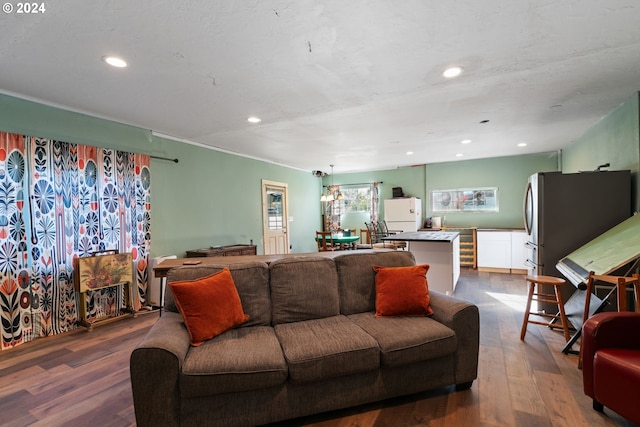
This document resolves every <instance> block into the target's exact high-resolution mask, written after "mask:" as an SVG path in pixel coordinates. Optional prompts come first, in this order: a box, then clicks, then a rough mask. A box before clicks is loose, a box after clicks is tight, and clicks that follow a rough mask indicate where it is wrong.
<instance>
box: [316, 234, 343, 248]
mask: <svg viewBox="0 0 640 427" xmlns="http://www.w3.org/2000/svg"><path fill="white" fill-rule="evenodd" d="M316 242H318V252H326V251H336V250H338V249H340V248H339V247H337V246H336V245H335V244H334V242H333V237H332V236H331V232H330V231H316Z"/></svg>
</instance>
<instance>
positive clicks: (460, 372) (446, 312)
mask: <svg viewBox="0 0 640 427" xmlns="http://www.w3.org/2000/svg"><path fill="white" fill-rule="evenodd" d="M429 295H430V297H431V302H430V305H431V308H432V309H433V316H432V318H433V319H434V320H437V321H438V322H440V323H442V324H444V325H446V326H448V327H449V328H451V329H453V330H454V331H455V333H456V338H457V340H458V349H457V351H456V356H455V364H456V369H455V372H456V384H458V385H461V384H465V383H471V382H472V381H473V380H475V379H476V378H477V377H478V352H479V351H480V313H479V310H478V307H477V306H476V305H474V304H471V303H470V302H468V301H464V300H461V299H458V298H455V297H452V296H448V295H445V294H443V293H440V292H438V291H429Z"/></svg>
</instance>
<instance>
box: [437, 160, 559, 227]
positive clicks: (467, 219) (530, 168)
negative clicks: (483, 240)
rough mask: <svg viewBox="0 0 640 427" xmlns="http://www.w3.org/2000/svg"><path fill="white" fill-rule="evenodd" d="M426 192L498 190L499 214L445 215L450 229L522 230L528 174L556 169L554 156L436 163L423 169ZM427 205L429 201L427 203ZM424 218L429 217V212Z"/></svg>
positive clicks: (470, 213) (464, 213)
mask: <svg viewBox="0 0 640 427" xmlns="http://www.w3.org/2000/svg"><path fill="white" fill-rule="evenodd" d="M426 170H427V177H426V178H427V192H428V194H431V191H433V190H448V189H456V188H474V187H498V206H499V212H461V213H447V214H446V215H442V214H438V216H446V224H447V225H449V226H451V227H456V226H457V227H469V226H475V227H478V228H524V220H523V217H522V206H523V200H524V191H525V188H526V185H527V180H528V178H529V176H530V175H532V174H534V173H536V172H550V171H557V170H558V156H557V153H555V152H553V153H543V154H529V155H522V156H510V157H494V158H490V159H479V160H465V161H459V162H449V163H436V164H430V165H427V167H426ZM428 204H429V206H430V205H431V202H430V201H429V203H428ZM426 216H427V217H429V216H432V213H431V212H430V209H428V210H427V213H426Z"/></svg>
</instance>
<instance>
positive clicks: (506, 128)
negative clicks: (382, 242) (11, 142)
mask: <svg viewBox="0 0 640 427" xmlns="http://www.w3.org/2000/svg"><path fill="white" fill-rule="evenodd" d="M12 3H13V4H14V5H17V3H16V2H12ZM45 8H46V11H45V12H44V13H39V14H29V15H25V14H21V15H20V14H17V13H16V11H15V10H14V11H13V12H12V13H1V14H0V92H2V93H6V94H10V95H13V96H18V97H22V98H26V99H32V100H36V101H40V102H44V103H46V104H49V105H54V106H58V107H62V108H65V109H69V110H72V111H79V112H84V113H87V114H90V115H93V116H98V117H103V118H108V119H112V120H115V121H118V122H123V123H127V124H131V125H135V126H139V127H142V128H145V129H151V130H153V131H156V132H158V133H161V134H165V135H170V136H173V137H176V138H179V139H183V140H187V141H192V142H196V143H199V144H205V145H210V146H212V147H217V148H219V149H223V150H226V151H230V152H234V153H238V154H241V155H246V156H250V157H254V158H259V159H264V160H267V161H272V162H277V163H281V164H284V165H288V166H292V167H295V168H300V169H303V170H323V171H329V164H335V171H336V172H348V171H362V170H375V169H389V168H395V167H399V166H407V165H414V164H423V163H436V162H447V161H456V160H464V159H476V158H484V157H494V156H507V155H516V154H523V153H540V152H548V151H555V150H558V149H562V148H563V147H566V146H567V145H569V144H570V143H571V141H573V140H575V139H577V138H579V137H580V136H581V135H582V134H583V133H584V132H585V131H586V130H587V129H588V128H589V127H591V126H592V125H594V124H595V123H596V122H597V121H598V120H599V119H601V118H602V117H603V116H605V115H606V114H607V113H609V112H610V111H612V110H613V109H614V108H615V107H617V106H618V105H619V104H620V103H622V102H623V101H624V100H626V99H628V98H629V97H630V96H632V95H633V93H634V92H636V91H638V90H640V25H639V23H640V2H639V1H638V0H544V1H542V0H540V1H539V0H531V1H523V0H512V1H504V0H484V1H478V0H449V1H434V0H395V1H391V0H389V1H382V0H377V1H375V0H369V1H353V0H351V1H344V0H331V1H311V0H295V1H294V0H290V1H284V0H272V1H268V0H252V1H242V0H237V1H231V0H228V1H222V0H218V1H193V0H191V1H175V0H135V1H124V0H121V1H118V0H106V1H101V2H97V1H86V0H64V1H62V0H61V1H56V2H46V3H45ZM105 55H118V56H121V57H122V58H124V59H125V60H126V61H127V62H128V63H129V66H128V67H127V68H126V69H114V68H111V67H109V66H107V65H106V64H105V63H104V62H102V61H101V58H102V57H103V56H105ZM451 65H459V66H462V67H464V69H465V72H464V73H463V74H462V76H460V77H458V78H457V79H452V80H447V79H445V78H444V77H442V71H443V70H444V69H445V68H446V67H448V66H451ZM251 115H256V116H259V117H261V118H262V123H260V124H257V125H252V124H250V123H247V121H246V119H247V117H248V116H251ZM483 120H489V122H488V123H485V124H481V123H480V122H481V121H483ZM463 139H471V140H472V141H473V142H472V143H471V144H467V145H462V144H460V141H461V140H463ZM520 142H526V143H527V144H528V145H527V146H526V147H523V148H522V147H517V146H516V144H518V143H520ZM407 151H413V152H414V154H413V155H411V156H408V155H406V154H405V153H406V152H407ZM458 153H462V154H463V156H462V157H456V154H458ZM596 166H597V165H594V168H595V167H596Z"/></svg>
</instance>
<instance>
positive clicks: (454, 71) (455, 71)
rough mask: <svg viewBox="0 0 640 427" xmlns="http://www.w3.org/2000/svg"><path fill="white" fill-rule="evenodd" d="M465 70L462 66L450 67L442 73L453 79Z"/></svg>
mask: <svg viewBox="0 0 640 427" xmlns="http://www.w3.org/2000/svg"><path fill="white" fill-rule="evenodd" d="M463 71H464V69H463V68H462V67H457V66H456V67H449V68H447V69H446V70H444V72H443V73H442V75H443V76H444V77H446V78H448V79H452V78H454V77H458V76H459V75H460V74H462V72H463Z"/></svg>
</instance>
